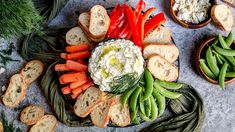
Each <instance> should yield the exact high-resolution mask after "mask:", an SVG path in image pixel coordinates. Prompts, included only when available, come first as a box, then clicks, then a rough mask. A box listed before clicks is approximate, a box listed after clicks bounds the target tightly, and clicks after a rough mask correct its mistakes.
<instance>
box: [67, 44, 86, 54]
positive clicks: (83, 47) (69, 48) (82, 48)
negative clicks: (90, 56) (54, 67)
mask: <svg viewBox="0 0 235 132" xmlns="http://www.w3.org/2000/svg"><path fill="white" fill-rule="evenodd" d="M88 50H90V45H89V44H80V45H76V46H67V47H66V52H70V53H74V52H80V51H88Z"/></svg>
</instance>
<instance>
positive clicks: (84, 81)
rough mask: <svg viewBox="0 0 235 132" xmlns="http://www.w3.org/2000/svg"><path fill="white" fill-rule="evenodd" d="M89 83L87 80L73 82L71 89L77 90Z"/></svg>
mask: <svg viewBox="0 0 235 132" xmlns="http://www.w3.org/2000/svg"><path fill="white" fill-rule="evenodd" d="M87 81H89V79H88V80H87V79H86V80H80V81H77V82H72V83H70V85H69V87H70V88H71V89H75V88H77V87H79V86H81V85H83V84H85V83H86V82H87Z"/></svg>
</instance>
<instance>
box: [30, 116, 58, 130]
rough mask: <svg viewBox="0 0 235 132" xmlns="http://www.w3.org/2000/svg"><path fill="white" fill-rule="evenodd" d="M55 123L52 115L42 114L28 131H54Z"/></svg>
mask: <svg viewBox="0 0 235 132" xmlns="http://www.w3.org/2000/svg"><path fill="white" fill-rule="evenodd" d="M56 124H57V119H56V118H55V116H53V115H44V116H43V117H42V118H41V119H40V120H39V121H38V122H37V123H36V124H35V125H33V126H32V127H31V129H30V132H54V129H55V127H56Z"/></svg>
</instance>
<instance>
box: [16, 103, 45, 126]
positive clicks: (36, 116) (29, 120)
mask: <svg viewBox="0 0 235 132" xmlns="http://www.w3.org/2000/svg"><path fill="white" fill-rule="evenodd" d="M44 113H45V111H44V108H43V107H41V106H37V105H30V106H28V107H26V108H24V109H23V110H22V111H21V113H20V121H21V122H23V123H25V124H26V125H33V124H35V123H37V121H39V120H40V119H41V118H42V117H43V116H44Z"/></svg>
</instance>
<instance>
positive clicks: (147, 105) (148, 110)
mask: <svg viewBox="0 0 235 132" xmlns="http://www.w3.org/2000/svg"><path fill="white" fill-rule="evenodd" d="M150 97H151V96H150ZM150 97H149V98H148V99H147V100H145V101H144V106H145V107H144V108H145V115H146V116H147V117H150V114H151V107H152V106H151V100H150Z"/></svg>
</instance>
